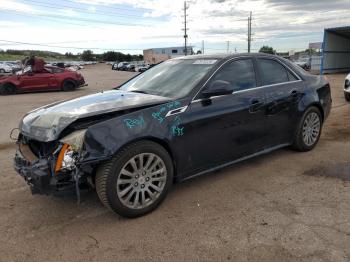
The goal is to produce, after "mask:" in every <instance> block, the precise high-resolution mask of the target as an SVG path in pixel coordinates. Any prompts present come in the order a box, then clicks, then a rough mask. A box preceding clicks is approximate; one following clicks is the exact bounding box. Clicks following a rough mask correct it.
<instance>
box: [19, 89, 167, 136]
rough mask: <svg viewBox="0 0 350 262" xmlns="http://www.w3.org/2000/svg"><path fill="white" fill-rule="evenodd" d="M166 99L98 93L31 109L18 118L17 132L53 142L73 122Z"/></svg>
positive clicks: (108, 92)
mask: <svg viewBox="0 0 350 262" xmlns="http://www.w3.org/2000/svg"><path fill="white" fill-rule="evenodd" d="M169 100H170V99H169V98H166V97H161V96H155V95H147V94H140V93H133V92H124V91H119V90H110V91H105V92H100V93H97V94H92V95H87V96H83V97H79V98H76V99H72V100H69V101H64V102H57V103H54V104H50V105H47V106H44V107H40V108H38V109H35V110H33V111H31V112H29V113H28V114H27V115H26V116H25V117H24V118H23V119H22V122H21V124H20V130H21V132H22V134H23V135H25V136H27V137H29V138H32V139H35V140H38V141H42V142H49V141H54V140H56V139H57V138H58V137H59V135H60V133H61V132H62V131H63V130H64V129H65V128H66V127H67V126H69V125H70V124H71V123H73V122H74V121H76V120H77V119H80V118H85V117H90V116H96V115H101V114H106V113H110V112H117V111H120V110H125V109H130V108H135V107H141V106H151V105H156V104H161V103H165V102H168V101H169Z"/></svg>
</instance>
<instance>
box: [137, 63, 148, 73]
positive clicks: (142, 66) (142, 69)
mask: <svg viewBox="0 0 350 262" xmlns="http://www.w3.org/2000/svg"><path fill="white" fill-rule="evenodd" d="M148 68H149V65H146V64H140V65H137V66H135V72H140V73H143V72H145V71H146V70H147V69H148Z"/></svg>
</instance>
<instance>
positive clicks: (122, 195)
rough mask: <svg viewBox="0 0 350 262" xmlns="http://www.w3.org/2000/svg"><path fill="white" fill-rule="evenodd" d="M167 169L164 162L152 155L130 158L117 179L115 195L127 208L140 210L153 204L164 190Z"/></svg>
mask: <svg viewBox="0 0 350 262" xmlns="http://www.w3.org/2000/svg"><path fill="white" fill-rule="evenodd" d="M166 178H167V169H166V166H165V164H164V161H163V160H162V159H161V158H160V157H159V156H157V155H155V154H152V153H142V154H138V155H136V156H134V157H132V158H131V159H130V160H129V161H128V162H127V163H126V164H125V165H124V166H123V168H122V169H121V171H120V173H119V175H118V178H117V185H116V186H117V195H118V198H119V200H120V201H121V202H122V204H123V205H125V206H126V207H128V208H131V209H142V208H145V207H147V206H149V205H151V204H152V203H154V202H155V201H156V200H157V199H158V197H159V196H160V195H161V193H162V191H163V190H164V187H165V184H166Z"/></svg>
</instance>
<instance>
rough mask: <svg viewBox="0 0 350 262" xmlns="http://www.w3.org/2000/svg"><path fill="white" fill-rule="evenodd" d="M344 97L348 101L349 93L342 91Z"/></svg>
mask: <svg viewBox="0 0 350 262" xmlns="http://www.w3.org/2000/svg"><path fill="white" fill-rule="evenodd" d="M344 97H345V100H346V101H348V102H350V93H348V92H344Z"/></svg>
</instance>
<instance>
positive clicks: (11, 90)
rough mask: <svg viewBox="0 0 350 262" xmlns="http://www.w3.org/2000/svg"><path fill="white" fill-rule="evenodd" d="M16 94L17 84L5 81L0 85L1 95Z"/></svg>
mask: <svg viewBox="0 0 350 262" xmlns="http://www.w3.org/2000/svg"><path fill="white" fill-rule="evenodd" d="M14 94H16V86H14V85H13V84H11V83H5V84H3V85H1V86H0V95H14Z"/></svg>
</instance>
